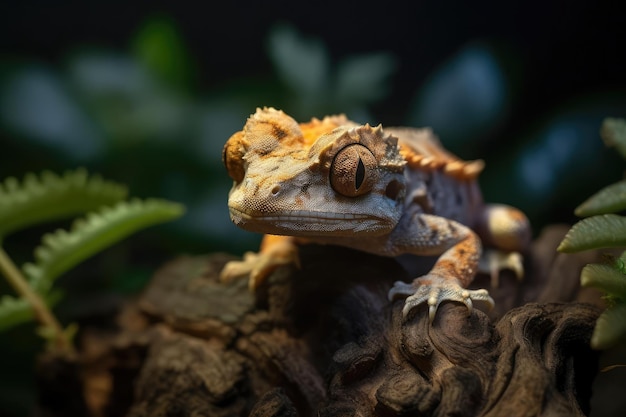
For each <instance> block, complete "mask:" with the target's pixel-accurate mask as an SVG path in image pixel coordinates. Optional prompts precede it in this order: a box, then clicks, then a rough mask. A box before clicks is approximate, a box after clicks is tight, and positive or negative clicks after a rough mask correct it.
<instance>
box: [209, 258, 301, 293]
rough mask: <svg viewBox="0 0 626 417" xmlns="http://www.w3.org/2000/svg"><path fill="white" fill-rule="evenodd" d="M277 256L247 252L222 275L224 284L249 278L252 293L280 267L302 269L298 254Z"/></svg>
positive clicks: (226, 266) (224, 270)
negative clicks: (287, 266)
mask: <svg viewBox="0 0 626 417" xmlns="http://www.w3.org/2000/svg"><path fill="white" fill-rule="evenodd" d="M281 255H282V256H277V254H275V253H255V252H246V253H245V254H244V256H243V260H241V261H230V262H228V263H227V264H226V265H224V268H223V269H222V272H221V274H220V279H221V281H222V282H230V281H232V280H235V279H239V278H243V277H245V276H248V277H249V280H248V287H249V288H250V290H251V291H254V290H255V289H257V288H258V287H259V286H260V285H261V284H262V283H263V282H265V280H266V279H267V278H268V277H269V276H270V275H271V274H272V272H274V271H275V270H276V269H277V268H278V267H280V266H284V265H295V266H296V267H297V268H299V267H300V264H299V259H298V256H297V254H296V253H283V254H281Z"/></svg>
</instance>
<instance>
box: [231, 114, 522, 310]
mask: <svg viewBox="0 0 626 417" xmlns="http://www.w3.org/2000/svg"><path fill="white" fill-rule="evenodd" d="M223 162H224V165H225V166H226V169H227V171H228V174H229V176H230V177H231V178H232V180H233V186H232V189H231V191H230V193H229V197H228V208H229V213H230V218H231V220H232V222H233V223H234V224H236V225H237V226H239V227H241V228H243V229H245V230H248V231H252V232H257V233H263V234H265V237H264V238H263V241H262V243H261V248H260V251H259V252H258V253H253V252H249V253H247V254H246V255H245V256H244V259H243V260H242V261H232V262H230V263H228V264H227V265H226V266H225V268H224V269H223V271H222V279H223V280H225V281H228V280H230V279H233V278H234V277H237V276H242V275H248V276H249V286H250V288H251V289H255V288H257V287H258V286H259V285H261V283H262V282H263V281H264V280H265V278H266V277H267V276H268V275H269V274H270V273H271V272H272V271H273V270H274V269H275V268H277V267H278V266H279V265H283V264H295V265H298V246H299V245H301V244H303V243H317V244H331V245H340V246H345V247H348V248H352V249H356V250H360V251H364V252H368V253H372V254H376V255H382V256H388V257H396V256H399V255H402V254H413V255H418V256H438V258H437V260H436V262H435V264H434V266H433V267H432V269H431V270H430V271H429V272H428V273H426V274H425V275H423V276H419V277H416V278H415V279H414V280H413V281H412V282H402V281H398V282H396V283H395V284H394V285H393V286H392V287H391V288H390V290H389V293H388V294H389V300H390V301H392V300H396V299H402V298H405V302H404V306H403V310H402V311H403V315H404V316H405V317H406V316H407V315H408V314H409V313H410V312H411V311H412V310H413V309H414V308H415V307H417V306H418V305H421V304H424V303H426V304H427V305H428V314H429V317H430V320H431V321H432V320H433V318H434V317H435V314H436V311H437V308H438V306H439V305H440V303H441V302H443V301H453V302H460V303H463V304H465V305H466V306H467V309H468V311H469V312H471V311H472V306H473V303H474V302H476V301H481V302H486V303H487V304H488V305H489V306H491V307H493V305H494V301H493V299H492V298H491V297H490V295H489V293H488V291H487V290H486V289H476V290H470V289H468V286H469V285H470V283H471V282H472V280H473V279H474V276H475V275H476V274H477V273H478V271H479V269H480V270H482V271H485V272H489V273H490V274H491V276H492V281H493V283H494V284H497V276H498V274H499V271H500V270H502V269H505V268H509V269H512V270H514V271H515V273H516V274H517V275H518V277H521V276H522V275H523V267H522V261H521V259H522V258H521V253H522V252H523V251H524V250H525V248H526V247H527V245H528V243H529V240H530V226H529V222H528V219H527V217H526V216H525V215H524V214H523V213H522V212H521V211H520V210H518V209H516V208H514V207H511V206H508V205H503V204H486V203H484V202H483V199H482V195H481V192H480V188H479V185H478V181H477V177H478V175H479V173H480V172H481V171H482V169H483V167H484V162H483V161H482V160H474V161H465V160H462V159H460V158H459V157H457V156H455V155H454V154H453V153H451V152H449V151H447V150H446V149H445V148H444V147H443V146H442V145H441V143H440V142H439V140H438V138H437V137H436V136H435V135H434V134H433V132H432V130H431V129H429V128H422V129H418V128H409V127H384V128H383V126H382V125H378V126H374V127H373V126H370V125H369V124H365V125H360V124H358V123H355V122H353V121H351V120H349V119H348V118H347V117H346V116H345V115H335V116H326V117H324V118H323V119H317V118H312V119H311V120H310V121H308V122H304V123H298V122H297V121H296V120H294V119H293V118H292V117H290V116H288V115H287V114H286V113H284V112H283V111H281V110H276V109H274V108H271V107H265V108H258V109H257V110H256V113H254V114H252V115H251V116H250V117H249V118H248V120H247V122H246V123H245V126H244V127H243V129H242V130H241V131H238V132H236V133H234V134H233V135H232V136H231V137H230V138H229V139H228V141H227V142H226V144H225V145H224V149H223ZM483 245H485V246H486V247H488V248H489V249H487V250H483Z"/></svg>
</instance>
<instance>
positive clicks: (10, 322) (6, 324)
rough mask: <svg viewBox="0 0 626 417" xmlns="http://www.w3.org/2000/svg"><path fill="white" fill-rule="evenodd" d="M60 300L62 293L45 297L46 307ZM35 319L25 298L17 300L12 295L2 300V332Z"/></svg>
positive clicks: (55, 292)
mask: <svg viewBox="0 0 626 417" xmlns="http://www.w3.org/2000/svg"><path fill="white" fill-rule="evenodd" d="M60 300H61V292H60V291H52V292H50V293H49V294H47V295H46V297H45V301H46V305H48V306H50V307H52V306H54V305H55V304H56V303H58V302H59V301H60ZM33 318H34V312H33V309H32V307H31V305H30V303H29V302H28V301H26V300H25V299H24V298H15V297H11V296H10V295H4V296H2V298H0V332H2V331H4V330H7V329H10V328H11V327H15V326H18V325H20V324H23V323H26V322H29V321H31V320H33Z"/></svg>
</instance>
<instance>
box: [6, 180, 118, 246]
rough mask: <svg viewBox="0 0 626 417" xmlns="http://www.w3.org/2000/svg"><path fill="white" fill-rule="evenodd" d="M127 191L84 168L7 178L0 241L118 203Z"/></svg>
mask: <svg viewBox="0 0 626 417" xmlns="http://www.w3.org/2000/svg"><path fill="white" fill-rule="evenodd" d="M126 194H127V190H126V187H124V186H122V185H119V184H116V183H113V182H109V181H104V180H103V179H102V178H100V177H99V176H92V177H88V174H87V171H85V170H84V169H78V170H76V171H69V172H67V173H65V174H64V175H63V176H58V175H56V174H54V173H52V172H48V171H46V172H44V173H43V174H42V175H41V177H37V176H35V175H34V174H28V175H26V177H25V178H24V181H22V183H20V182H19V181H18V180H17V179H15V178H8V179H7V180H5V181H4V183H1V184H0V242H1V241H2V238H3V237H5V236H7V235H8V234H10V233H11V232H14V231H16V230H19V229H21V228H24V227H27V226H31V225H34V224H38V223H43V222H46V221H50V220H57V219H61V218H66V217H70V216H72V215H76V214H81V213H85V212H88V211H92V210H96V209H97V208H99V207H101V206H103V205H111V204H115V203H116V202H118V201H120V200H123V199H124V198H126Z"/></svg>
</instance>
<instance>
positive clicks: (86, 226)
mask: <svg viewBox="0 0 626 417" xmlns="http://www.w3.org/2000/svg"><path fill="white" fill-rule="evenodd" d="M183 211H184V208H183V206H182V205H180V204H176V203H172V202H169V201H165V200H157V199H150V200H145V201H142V200H132V201H130V202H126V201H123V202H120V203H117V204H116V205H115V206H113V207H104V208H102V209H101V210H99V211H98V212H92V213H89V214H87V216H86V217H85V218H82V219H78V220H76V221H75V222H74V224H73V226H72V229H71V231H69V232H68V231H66V230H58V231H56V232H54V233H49V234H47V235H45V236H44V237H43V239H42V245H41V246H39V247H37V248H36V249H35V260H36V262H35V263H34V264H32V263H28V264H25V265H24V267H23V270H24V273H25V274H26V275H27V276H28V278H29V281H30V284H31V286H32V287H33V289H34V290H35V291H37V292H39V293H44V294H45V293H46V292H47V291H48V290H49V288H50V286H51V285H52V282H53V281H54V280H55V279H56V278H57V277H58V276H60V275H61V274H63V273H64V272H65V271H67V270H68V269H70V268H72V267H74V266H75V265H77V264H78V263H80V262H82V261H83V260H85V259H87V258H89V257H90V256H92V255H94V254H96V253H98V252H99V251H101V250H103V249H104V248H107V247H108V246H110V245H112V244H114V243H116V242H118V241H120V240H122V239H124V238H125V237H127V236H129V235H130V234H132V233H134V232H136V231H138V230H140V229H143V228H146V227H148V226H151V225H154V224H158V223H162V222H166V221H169V220H173V219H175V218H177V217H179V216H181V215H182V214H183Z"/></svg>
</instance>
